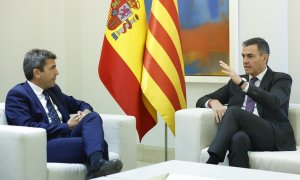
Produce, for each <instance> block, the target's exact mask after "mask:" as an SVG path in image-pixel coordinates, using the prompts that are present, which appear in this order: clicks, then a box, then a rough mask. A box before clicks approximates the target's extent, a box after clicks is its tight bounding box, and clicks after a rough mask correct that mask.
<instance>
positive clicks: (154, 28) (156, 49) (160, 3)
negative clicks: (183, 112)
mask: <svg viewBox="0 0 300 180" xmlns="http://www.w3.org/2000/svg"><path fill="white" fill-rule="evenodd" d="M141 85H142V91H143V93H144V95H145V96H146V98H147V99H148V100H149V102H150V103H151V105H152V106H153V107H154V108H155V110H156V111H157V112H158V113H159V114H160V116H161V117H162V119H163V120H164V121H165V122H166V124H167V125H168V127H169V128H170V129H171V131H172V132H173V134H174V135H175V120H174V119H175V117H174V116H175V111H177V110H179V109H183V108H186V88H185V80H184V64H183V56H182V50H181V43H180V28H179V19H178V4H177V0H153V2H152V9H151V14H150V22H149V30H148V33H147V39H146V49H145V55H144V62H143V73H142V83H141Z"/></svg>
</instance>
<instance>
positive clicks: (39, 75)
mask: <svg viewBox="0 0 300 180" xmlns="http://www.w3.org/2000/svg"><path fill="white" fill-rule="evenodd" d="M40 73H41V71H40V70H38V69H33V78H34V79H39V78H40V77H41V74H40Z"/></svg>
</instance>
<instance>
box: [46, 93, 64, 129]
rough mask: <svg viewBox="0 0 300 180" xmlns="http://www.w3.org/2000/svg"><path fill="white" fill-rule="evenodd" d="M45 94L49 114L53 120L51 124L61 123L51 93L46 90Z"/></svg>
mask: <svg viewBox="0 0 300 180" xmlns="http://www.w3.org/2000/svg"><path fill="white" fill-rule="evenodd" d="M43 94H44V95H45V99H46V101H47V104H46V106H47V109H48V116H49V118H50V120H51V124H59V123H60V120H59V117H58V114H57V112H56V110H55V108H54V106H53V104H52V102H51V100H50V96H49V94H48V93H47V92H46V91H44V92H43Z"/></svg>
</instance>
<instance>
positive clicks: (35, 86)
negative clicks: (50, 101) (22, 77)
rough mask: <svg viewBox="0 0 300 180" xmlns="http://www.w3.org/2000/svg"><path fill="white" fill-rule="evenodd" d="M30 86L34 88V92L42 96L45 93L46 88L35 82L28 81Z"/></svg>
mask: <svg viewBox="0 0 300 180" xmlns="http://www.w3.org/2000/svg"><path fill="white" fill-rule="evenodd" d="M27 82H28V84H29V86H30V87H31V88H32V90H33V92H34V93H35V94H36V95H37V96H40V95H41V94H43V91H44V89H42V88H40V87H39V86H37V85H35V84H33V83H32V82H30V81H27Z"/></svg>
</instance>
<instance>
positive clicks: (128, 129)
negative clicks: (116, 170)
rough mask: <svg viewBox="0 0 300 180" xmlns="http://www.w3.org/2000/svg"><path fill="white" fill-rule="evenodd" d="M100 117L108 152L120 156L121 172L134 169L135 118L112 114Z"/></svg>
mask: <svg viewBox="0 0 300 180" xmlns="http://www.w3.org/2000/svg"><path fill="white" fill-rule="evenodd" d="M101 117H102V120H103V128H104V136H105V140H106V141H107V143H108V149H109V151H111V152H115V153H117V154H119V155H120V159H121V160H122V161H123V165H124V166H123V170H129V169H133V168H136V158H137V152H136V139H137V137H136V126H135V117H133V116H127V115H112V114H101Z"/></svg>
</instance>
